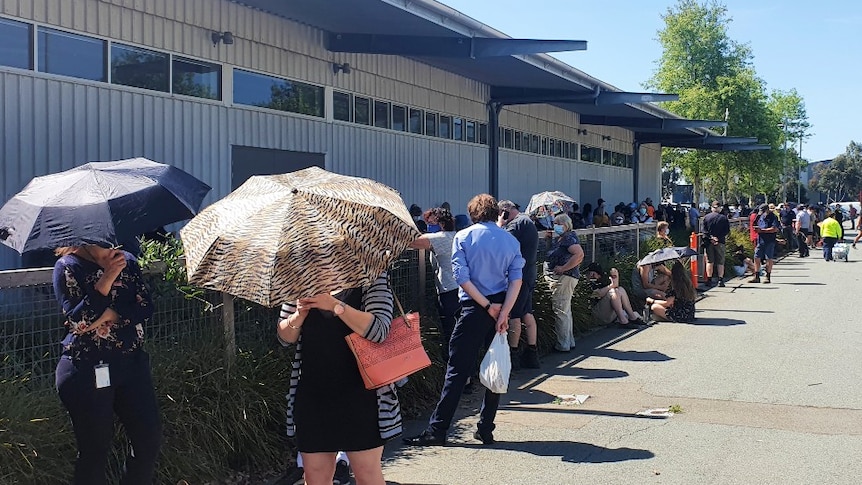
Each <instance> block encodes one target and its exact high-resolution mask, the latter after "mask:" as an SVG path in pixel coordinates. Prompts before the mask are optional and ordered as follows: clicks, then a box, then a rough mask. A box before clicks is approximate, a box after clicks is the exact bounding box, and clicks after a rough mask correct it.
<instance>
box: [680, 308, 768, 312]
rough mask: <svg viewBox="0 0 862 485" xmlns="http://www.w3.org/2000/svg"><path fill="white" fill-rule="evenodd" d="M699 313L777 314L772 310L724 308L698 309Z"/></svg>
mask: <svg viewBox="0 0 862 485" xmlns="http://www.w3.org/2000/svg"><path fill="white" fill-rule="evenodd" d="M697 311H699V312H722V313H775V312H774V311H772V310H727V309H724V308H698V309H697Z"/></svg>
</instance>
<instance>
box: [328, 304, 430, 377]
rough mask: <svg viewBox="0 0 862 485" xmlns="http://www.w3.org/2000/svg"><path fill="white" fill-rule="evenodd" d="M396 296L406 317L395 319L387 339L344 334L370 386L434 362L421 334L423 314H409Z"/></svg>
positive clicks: (402, 375)
mask: <svg viewBox="0 0 862 485" xmlns="http://www.w3.org/2000/svg"><path fill="white" fill-rule="evenodd" d="M392 296H393V297H394V298H395V303H396V304H397V305H398V309H399V310H400V311H401V315H402V316H400V317H398V318H394V319H393V320H392V324H391V325H390V327H389V335H388V336H387V337H386V340H384V341H383V342H380V343H376V342H372V341H370V340H367V339H364V338H362V337H361V336H360V335H358V334H357V333H355V332H354V333H351V334H350V335H348V336H346V337H344V338H345V340H347V345H348V346H349V347H350V350H352V351H353V355H354V356H355V357H356V363H357V364H358V366H359V373H360V374H362V381H363V382H364V383H365V388H366V389H377V388H378V387H383V386H385V385H387V384H392V383H393V382H396V381H399V380H401V379H403V378H405V377H407V376H409V375H410V374H413V373H414V372H417V371H420V370H422V369H424V368H426V367H428V366H430V365H431V359H429V358H428V354H427V353H425V347H423V346H422V337H421V335H420V334H419V314H418V313H409V314H406V315H405V314H404V309H403V308H401V303H400V302H399V301H398V297H396V296H395V294H394V293H393V295H392Z"/></svg>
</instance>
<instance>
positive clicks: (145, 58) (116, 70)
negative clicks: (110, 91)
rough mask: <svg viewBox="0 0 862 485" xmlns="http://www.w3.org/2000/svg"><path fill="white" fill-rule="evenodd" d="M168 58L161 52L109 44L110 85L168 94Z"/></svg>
mask: <svg viewBox="0 0 862 485" xmlns="http://www.w3.org/2000/svg"><path fill="white" fill-rule="evenodd" d="M169 59H170V57H169V56H168V55H167V54H165V53H162V52H156V51H151V50H149V49H141V48H140V47H132V46H129V45H123V44H116V43H114V44H111V84H120V85H123V86H132V87H136V88H144V89H151V90H153V91H162V92H164V93H166V92H168V73H169V70H170V66H169V65H168V62H169Z"/></svg>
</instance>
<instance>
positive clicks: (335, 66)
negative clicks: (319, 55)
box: [332, 62, 350, 74]
mask: <svg viewBox="0 0 862 485" xmlns="http://www.w3.org/2000/svg"><path fill="white" fill-rule="evenodd" d="M338 71H341V72H343V73H344V74H350V64H348V63H346V62H345V63H343V64H339V63H337V62H333V63H332V73H333V74H338Z"/></svg>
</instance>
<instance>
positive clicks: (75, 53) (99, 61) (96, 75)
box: [37, 27, 107, 82]
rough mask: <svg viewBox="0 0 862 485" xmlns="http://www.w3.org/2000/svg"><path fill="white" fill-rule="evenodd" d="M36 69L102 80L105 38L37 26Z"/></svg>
mask: <svg viewBox="0 0 862 485" xmlns="http://www.w3.org/2000/svg"><path fill="white" fill-rule="evenodd" d="M38 37H39V44H38V45H39V52H38V56H37V57H38V59H37V67H38V70H39V72H47V73H50V74H59V75H61V76H71V77H76V78H80V79H89V80H90V81H103V82H104V81H106V77H107V76H106V75H107V71H106V69H105V49H106V46H107V42H105V41H104V40H101V39H94V38H92V37H86V36H83V35H76V34H70V33H69V32H62V31H59V30H54V29H48V28H45V27H39V29H38Z"/></svg>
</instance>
